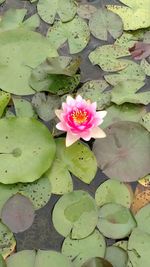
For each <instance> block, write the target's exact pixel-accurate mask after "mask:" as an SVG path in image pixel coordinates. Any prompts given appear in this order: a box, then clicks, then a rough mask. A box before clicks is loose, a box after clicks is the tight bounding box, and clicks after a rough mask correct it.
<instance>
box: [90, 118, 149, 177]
mask: <svg viewBox="0 0 150 267" xmlns="http://www.w3.org/2000/svg"><path fill="white" fill-rule="evenodd" d="M105 133H106V138H104V139H103V140H101V139H97V140H96V141H95V143H94V146H93V151H94V153H95V155H96V158H97V162H98V166H99V167H100V168H101V169H102V170H103V172H104V173H105V174H106V175H107V176H108V177H110V178H112V179H113V178H115V179H117V180H121V181H126V182H127V181H129V182H131V181H135V180H138V179H139V178H141V177H144V176H145V175H147V174H148V173H149V172H150V134H149V133H148V131H146V130H145V129H144V128H143V127H142V126H141V125H140V124H138V123H135V122H118V123H114V124H112V125H111V126H109V127H108V128H106V129H105Z"/></svg>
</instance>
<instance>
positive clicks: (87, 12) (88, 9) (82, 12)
mask: <svg viewBox="0 0 150 267" xmlns="http://www.w3.org/2000/svg"><path fill="white" fill-rule="evenodd" d="M96 10H97V8H96V7H95V6H93V5H89V4H85V5H84V4H79V5H78V7H77V14H78V15H79V17H81V18H83V19H90V18H91V16H92V14H93V13H94V12H95V11H96Z"/></svg>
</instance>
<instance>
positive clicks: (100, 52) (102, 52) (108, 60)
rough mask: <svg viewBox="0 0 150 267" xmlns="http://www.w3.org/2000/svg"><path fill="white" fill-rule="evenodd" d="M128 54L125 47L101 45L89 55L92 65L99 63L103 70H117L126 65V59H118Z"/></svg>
mask: <svg viewBox="0 0 150 267" xmlns="http://www.w3.org/2000/svg"><path fill="white" fill-rule="evenodd" d="M128 55H130V53H129V51H127V49H126V48H124V47H121V46H119V45H103V46H100V47H97V48H96V49H95V50H94V51H92V52H91V53H90V55H89V59H90V61H91V63H92V64H93V65H99V66H100V67H101V69H102V70H103V71H109V72H114V71H119V70H122V69H124V68H126V67H127V66H128V61H126V60H123V59H120V58H121V57H124V56H128Z"/></svg>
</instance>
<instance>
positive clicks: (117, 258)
mask: <svg viewBox="0 0 150 267" xmlns="http://www.w3.org/2000/svg"><path fill="white" fill-rule="evenodd" d="M105 259H106V260H108V261H109V262H111V264H112V266H113V267H126V266H127V262H128V254H127V252H126V251H125V250H123V249H122V248H118V247H115V246H111V247H108V248H107V249H106V254H105Z"/></svg>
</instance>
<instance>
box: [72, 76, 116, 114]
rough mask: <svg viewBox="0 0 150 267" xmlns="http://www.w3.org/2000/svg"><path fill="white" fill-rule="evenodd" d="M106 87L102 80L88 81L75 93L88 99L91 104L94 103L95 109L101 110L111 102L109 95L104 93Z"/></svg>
mask: <svg viewBox="0 0 150 267" xmlns="http://www.w3.org/2000/svg"><path fill="white" fill-rule="evenodd" d="M108 86H109V85H108V83H106V82H105V81H104V80H93V81H88V82H86V83H85V84H84V85H83V86H82V87H81V88H80V89H79V90H78V91H77V93H78V94H79V95H81V96H82V97H83V98H85V99H90V100H91V102H96V103H97V109H98V110H101V109H103V108H105V107H106V106H108V105H109V104H110V101H111V93H110V92H108V91H107V92H106V91H105V89H106V88H107V87H108Z"/></svg>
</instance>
